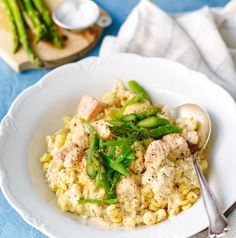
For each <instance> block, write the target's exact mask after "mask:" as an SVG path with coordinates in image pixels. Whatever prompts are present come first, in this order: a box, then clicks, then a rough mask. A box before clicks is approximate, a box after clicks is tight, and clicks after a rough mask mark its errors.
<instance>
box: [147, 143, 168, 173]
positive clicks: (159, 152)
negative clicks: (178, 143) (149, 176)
mask: <svg viewBox="0 0 236 238" xmlns="http://www.w3.org/2000/svg"><path fill="white" fill-rule="evenodd" d="M168 153H169V147H168V145H167V144H166V143H163V141H162V140H156V141H153V142H152V143H151V144H150V145H149V146H148V148H147V151H146V153H145V156H144V160H145V166H146V168H148V167H153V168H154V169H155V170H158V169H159V168H161V167H162V166H164V165H165V163H166V159H167V156H168Z"/></svg>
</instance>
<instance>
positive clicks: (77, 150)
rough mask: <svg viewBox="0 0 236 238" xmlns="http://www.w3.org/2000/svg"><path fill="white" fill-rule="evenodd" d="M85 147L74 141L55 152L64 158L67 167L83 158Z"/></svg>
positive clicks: (57, 155)
mask: <svg viewBox="0 0 236 238" xmlns="http://www.w3.org/2000/svg"><path fill="white" fill-rule="evenodd" d="M85 149H86V148H84V147H78V146H76V145H75V144H73V143H67V144H65V145H64V146H63V147H62V148H61V149H60V150H59V151H57V152H56V153H55V156H56V157H58V158H61V159H63V160H64V166H65V167H71V166H72V165H73V164H74V163H76V162H77V161H79V160H81V159H82V157H83V156H84V154H85Z"/></svg>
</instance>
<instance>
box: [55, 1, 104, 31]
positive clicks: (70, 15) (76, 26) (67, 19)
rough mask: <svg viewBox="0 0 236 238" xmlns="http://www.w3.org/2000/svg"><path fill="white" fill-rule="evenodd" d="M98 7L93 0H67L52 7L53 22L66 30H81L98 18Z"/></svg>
mask: <svg viewBox="0 0 236 238" xmlns="http://www.w3.org/2000/svg"><path fill="white" fill-rule="evenodd" d="M99 14H100V12H99V7H98V5H97V4H96V3H95V2H93V1H90V0H89V1H88V0H67V1H64V2H62V3H61V4H59V5H58V6H57V7H56V9H54V11H53V14H52V18H53V20H54V22H55V23H56V24H57V25H58V26H60V27H62V28H64V29H67V30H73V31H81V30H84V29H86V28H88V27H90V26H92V25H93V24H94V23H95V22H96V21H97V20H98V18H99Z"/></svg>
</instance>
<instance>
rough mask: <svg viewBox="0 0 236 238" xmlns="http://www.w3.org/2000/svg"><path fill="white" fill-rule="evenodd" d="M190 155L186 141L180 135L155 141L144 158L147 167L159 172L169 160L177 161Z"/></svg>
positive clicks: (167, 136)
mask: <svg viewBox="0 0 236 238" xmlns="http://www.w3.org/2000/svg"><path fill="white" fill-rule="evenodd" d="M189 155H190V150H189V148H188V144H187V142H186V140H185V139H184V138H183V137H181V136H180V135H178V134H170V135H166V136H164V137H163V138H162V140H156V141H153V142H152V143H151V144H150V145H149V146H148V148H147V151H146V154H145V156H144V159H145V166H146V168H148V167H150V166H151V167H153V168H154V169H156V170H158V169H159V168H161V167H162V166H164V165H165V164H166V162H167V159H169V160H172V161H175V160H176V159H183V158H185V157H188V156H189Z"/></svg>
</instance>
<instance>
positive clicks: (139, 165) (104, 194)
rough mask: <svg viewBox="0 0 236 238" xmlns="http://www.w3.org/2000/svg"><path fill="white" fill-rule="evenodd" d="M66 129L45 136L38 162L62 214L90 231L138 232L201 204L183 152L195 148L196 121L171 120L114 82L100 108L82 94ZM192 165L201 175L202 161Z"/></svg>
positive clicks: (142, 96) (188, 156) (166, 109)
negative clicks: (89, 224) (91, 225)
mask: <svg viewBox="0 0 236 238" xmlns="http://www.w3.org/2000/svg"><path fill="white" fill-rule="evenodd" d="M134 91H135V90H134ZM134 98H135V100H133V99H134ZM132 100H133V101H132ZM147 112H148V113H149V114H148V115H146V116H145V113H147ZM114 118H115V119H114ZM117 118H118V119H117ZM150 118H151V119H150ZM128 119H129V120H128ZM119 123H120V124H119ZM158 123H159V124H158ZM64 125H65V126H64V128H63V129H61V130H59V131H57V132H56V133H55V134H53V135H49V136H47V137H46V144H47V152H46V153H45V154H44V155H43V156H42V157H41V159H40V160H41V162H42V164H43V170H44V172H45V177H46V180H47V182H48V185H49V188H50V189H51V190H52V191H53V192H54V193H55V194H56V196H57V203H58V205H59V207H60V208H61V209H62V210H64V211H69V212H72V213H75V214H78V215H80V216H82V217H84V218H86V219H89V220H91V221H93V222H95V223H96V224H103V225H114V226H125V227H137V226H143V225H153V224H157V223H160V222H162V221H164V220H166V219H168V218H170V217H173V216H175V215H177V214H178V213H180V212H181V211H184V210H186V209H188V208H190V207H191V206H192V205H193V204H194V203H195V202H196V201H197V199H198V198H199V196H200V188H199V183H198V180H197V177H196V173H195V170H194V167H193V163H192V154H191V151H190V149H189V144H197V143H198V132H197V129H198V126H199V122H198V121H197V120H195V119H194V118H184V119H178V120H177V121H175V120H174V119H173V116H172V114H171V110H170V108H169V107H167V106H163V105H153V104H152V103H151V101H150V100H149V98H148V97H147V95H145V93H143V92H141V93H140V94H139V93H137V92H131V91H130V90H127V89H126V88H125V87H124V86H123V84H122V83H121V81H117V82H116V84H115V86H114V88H113V89H112V91H111V92H108V93H106V94H105V95H104V96H103V97H102V98H101V99H100V101H97V100H96V99H95V98H93V97H90V96H87V95H85V96H84V97H83V98H82V99H81V101H80V103H79V106H78V112H77V114H76V115H73V116H65V117H64ZM122 126H126V127H124V128H123V129H124V130H123V131H122V130H121V129H122ZM164 127H165V128H164ZM160 128H161V129H160ZM163 129H165V130H167V131H166V132H165V133H164V132H163V131H164V130H163ZM119 133H120V134H119ZM122 133H123V134H122ZM122 135H124V136H122ZM96 138H97V144H96V143H95V142H94V141H96V140H95V139H96ZM93 140H94V141H93ZM93 142H94V145H95V144H96V146H97V147H96V150H95V151H94V150H92V146H93V145H92V143H93ZM112 143H113V145H112ZM114 143H115V144H114ZM122 143H123V144H122ZM127 145H128V146H127ZM127 148H128V149H127ZM125 152H126V154H122V153H125ZM198 160H199V164H200V166H201V168H202V170H206V169H207V161H206V159H205V156H204V155H200V156H199V158H198ZM89 165H91V167H89Z"/></svg>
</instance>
